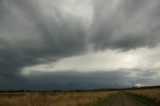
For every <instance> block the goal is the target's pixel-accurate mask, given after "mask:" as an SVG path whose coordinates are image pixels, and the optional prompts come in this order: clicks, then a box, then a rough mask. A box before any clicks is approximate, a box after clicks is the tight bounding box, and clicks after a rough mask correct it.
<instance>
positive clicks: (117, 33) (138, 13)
mask: <svg viewBox="0 0 160 106" xmlns="http://www.w3.org/2000/svg"><path fill="white" fill-rule="evenodd" d="M115 1H116V0H113V1H106V0H100V1H97V2H95V6H94V11H95V12H94V20H93V27H92V36H91V42H92V43H93V45H94V46H93V47H94V48H96V49H106V48H112V49H124V50H129V49H133V48H139V47H144V46H147V47H153V46H156V45H157V44H159V39H160V37H159V30H160V29H159V26H160V22H159V15H157V14H158V13H157V12H158V11H159V9H160V8H159V7H160V2H159V1H157V0H153V1H150V0H121V1H119V2H115Z"/></svg>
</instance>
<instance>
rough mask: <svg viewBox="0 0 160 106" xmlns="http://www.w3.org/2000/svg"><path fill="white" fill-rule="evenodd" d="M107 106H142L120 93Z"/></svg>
mask: <svg viewBox="0 0 160 106" xmlns="http://www.w3.org/2000/svg"><path fill="white" fill-rule="evenodd" d="M109 106H144V105H143V104H142V103H140V102H138V101H137V100H135V99H134V98H132V97H130V96H128V95H127V94H126V93H124V92H120V93H118V94H117V95H115V97H114V98H113V100H112V101H111V103H110V105H109Z"/></svg>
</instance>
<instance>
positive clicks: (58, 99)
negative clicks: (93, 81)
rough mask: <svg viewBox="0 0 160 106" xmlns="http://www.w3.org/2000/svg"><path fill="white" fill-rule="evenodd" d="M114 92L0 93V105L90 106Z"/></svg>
mask: <svg viewBox="0 0 160 106" xmlns="http://www.w3.org/2000/svg"><path fill="white" fill-rule="evenodd" d="M113 93H114V92H82V93H52V94H40V93H34V94H29V93H28V94H27V93H26V94H23V95H21V94H19V95H18V94H16V95H1V96H0V106H91V104H94V103H96V102H97V101H98V100H100V99H103V98H105V97H107V96H110V95H111V94H113Z"/></svg>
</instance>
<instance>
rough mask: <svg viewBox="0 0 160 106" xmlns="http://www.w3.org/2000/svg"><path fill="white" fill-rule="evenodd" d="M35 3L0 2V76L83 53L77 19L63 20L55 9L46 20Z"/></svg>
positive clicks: (82, 41)
mask: <svg viewBox="0 0 160 106" xmlns="http://www.w3.org/2000/svg"><path fill="white" fill-rule="evenodd" d="M37 2H38V3H40V1H37ZM35 3H36V1H33V2H32V1H30V0H29V1H25V0H1V5H0V7H3V8H1V13H2V14H1V17H3V19H1V21H0V22H1V24H0V28H1V30H0V41H1V42H0V67H1V71H0V73H1V76H3V75H4V76H7V77H8V75H9V76H13V75H14V74H15V75H16V74H18V71H19V70H20V69H21V68H23V67H25V66H28V65H34V64H38V63H41V62H48V61H50V60H52V61H55V60H57V59H59V58H62V57H65V56H70V55H74V54H79V53H81V52H83V51H84V50H85V45H86V41H85V31H84V30H85V29H84V28H83V26H82V24H81V22H80V21H79V20H78V19H76V18H75V17H74V16H72V15H70V14H68V17H67V18H65V17H64V16H63V14H62V13H61V12H60V10H58V9H54V10H55V11H54V12H55V14H53V17H51V18H50V19H48V17H45V15H44V12H42V10H43V9H41V10H40V6H39V4H38V3H37V4H35ZM35 6H36V7H35ZM37 8H38V9H37ZM55 8H56V7H55ZM55 17H57V18H58V21H57V20H56V18H55Z"/></svg>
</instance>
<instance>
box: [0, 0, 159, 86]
mask: <svg viewBox="0 0 160 106" xmlns="http://www.w3.org/2000/svg"><path fill="white" fill-rule="evenodd" d="M159 11H160V2H159V1H158V0H152V1H151V0H81V1H79V0H45V1H43V0H0V84H1V86H0V88H2V89H3V88H4V89H7V88H13V89H21V88H23V89H25V88H26V89H36V88H42V89H92V88H103V87H128V86H132V83H138V84H141V85H146V86H148V85H159V84H160V83H159V79H160V72H159V71H158V70H159V69H160V62H159V60H160V56H159V53H160V44H159V43H160V35H159V34H160V20H159V19H160V15H159ZM111 81H112V83H111ZM46 82H47V83H46ZM24 83H25V84H24ZM43 86H45V87H44V88H43Z"/></svg>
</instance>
